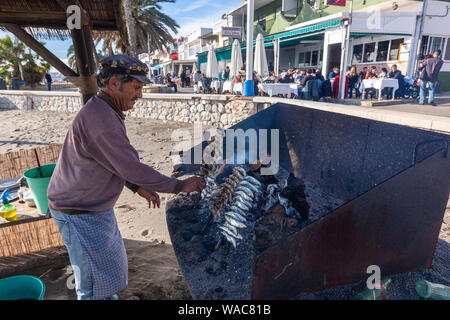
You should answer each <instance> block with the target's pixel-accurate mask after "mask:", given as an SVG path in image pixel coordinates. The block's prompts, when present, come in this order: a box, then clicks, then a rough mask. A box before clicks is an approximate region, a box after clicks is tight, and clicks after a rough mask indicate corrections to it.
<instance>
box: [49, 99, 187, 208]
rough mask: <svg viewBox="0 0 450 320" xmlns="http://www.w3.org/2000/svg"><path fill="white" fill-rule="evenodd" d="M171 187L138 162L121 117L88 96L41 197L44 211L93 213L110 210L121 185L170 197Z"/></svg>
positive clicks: (169, 181)
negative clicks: (45, 202)
mask: <svg viewBox="0 0 450 320" xmlns="http://www.w3.org/2000/svg"><path fill="white" fill-rule="evenodd" d="M177 181H178V180H177V179H176V178H172V177H167V176H165V175H163V174H161V173H159V172H158V171H156V170H154V169H153V168H151V167H149V166H147V165H145V164H143V163H141V162H140V161H139V156H138V153H137V151H136V150H135V149H134V148H133V146H132V145H131V144H130V141H129V140H128V137H127V134H126V129H125V123H124V116H123V114H122V112H120V111H118V110H115V109H114V106H110V105H109V104H108V103H107V102H105V100H103V99H102V98H100V97H99V96H94V97H93V98H91V99H90V100H89V101H88V102H87V103H86V105H85V106H84V107H83V108H82V109H81V110H80V111H79V112H78V114H77V116H76V117H75V119H74V121H73V123H72V125H71V127H70V129H69V132H68V133H67V136H66V139H65V141H64V145H63V148H62V150H61V154H60V156H59V159H58V162H57V164H56V168H55V171H54V172H53V175H52V178H51V180H50V184H49V186H48V191H47V196H48V203H49V207H50V208H52V209H55V210H60V211H63V212H65V213H69V214H70V213H72V214H76V213H83V212H89V211H94V212H98V211H106V210H109V209H112V208H113V207H114V204H115V203H116V201H117V199H118V198H119V195H120V193H121V192H122V190H123V187H124V186H125V184H127V186H131V185H132V184H133V185H137V186H140V187H142V188H144V189H146V190H149V191H156V192H165V193H172V192H175V189H176V188H175V187H176V185H177ZM67 209H69V210H67ZM78 211H80V212H78Z"/></svg>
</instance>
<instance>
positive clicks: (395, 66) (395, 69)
mask: <svg viewBox="0 0 450 320" xmlns="http://www.w3.org/2000/svg"><path fill="white" fill-rule="evenodd" d="M391 71H392V72H395V71H397V65H396V64H393V65H392V67H391Z"/></svg>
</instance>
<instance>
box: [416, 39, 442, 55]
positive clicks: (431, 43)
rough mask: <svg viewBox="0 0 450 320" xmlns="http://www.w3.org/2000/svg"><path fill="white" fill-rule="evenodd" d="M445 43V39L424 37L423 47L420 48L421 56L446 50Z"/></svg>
mask: <svg viewBox="0 0 450 320" xmlns="http://www.w3.org/2000/svg"><path fill="white" fill-rule="evenodd" d="M444 42H445V38H441V37H430V36H423V37H422V45H421V47H420V55H421V56H422V57H423V56H425V55H427V54H433V52H434V51H435V50H437V49H440V50H441V51H442V49H443V48H444ZM420 58H421V57H420Z"/></svg>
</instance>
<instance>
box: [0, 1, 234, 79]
mask: <svg viewBox="0 0 450 320" xmlns="http://www.w3.org/2000/svg"><path fill="white" fill-rule="evenodd" d="M241 4H242V0H225V1H220V0H219V1H218V0H176V2H175V3H161V6H162V10H161V11H162V12H163V13H165V14H167V15H168V16H169V17H171V18H173V19H174V20H175V21H176V22H177V23H178V25H180V28H179V30H178V34H177V36H187V35H188V34H190V33H192V32H194V31H195V30H198V29H199V28H201V27H206V28H207V27H211V28H212V26H213V24H214V22H216V21H218V20H220V18H221V17H222V15H223V14H224V13H227V12H229V11H230V10H232V9H234V8H236V7H238V6H240V5H241ZM7 34H9V33H7V32H4V31H1V30H0V38H4V37H5V36H6V35H7ZM41 41H44V42H45V43H46V44H45V46H46V47H47V48H48V49H49V50H50V51H51V52H52V53H53V54H54V55H56V56H57V57H58V58H60V59H61V60H62V61H63V62H65V63H67V60H68V59H67V49H68V48H69V46H70V45H71V44H72V40H71V39H69V40H66V41H61V40H41ZM51 71H56V70H55V69H54V68H52V70H51Z"/></svg>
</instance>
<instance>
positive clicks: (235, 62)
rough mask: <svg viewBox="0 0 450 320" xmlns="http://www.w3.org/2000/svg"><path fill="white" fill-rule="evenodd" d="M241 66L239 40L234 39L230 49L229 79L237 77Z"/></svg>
mask: <svg viewBox="0 0 450 320" xmlns="http://www.w3.org/2000/svg"><path fill="white" fill-rule="evenodd" d="M242 64H243V63H242V52H241V45H240V44H239V40H238V39H235V40H234V42H233V47H232V48H231V65H230V78H233V77H236V76H239V70H241V67H242ZM227 80H228V79H227Z"/></svg>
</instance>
